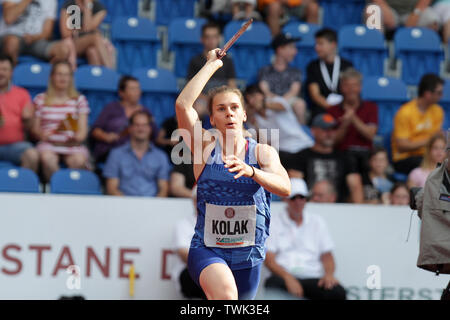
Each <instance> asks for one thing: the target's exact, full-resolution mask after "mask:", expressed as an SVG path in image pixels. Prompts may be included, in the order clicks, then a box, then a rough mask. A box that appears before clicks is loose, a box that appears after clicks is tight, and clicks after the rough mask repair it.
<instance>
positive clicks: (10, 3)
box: [0, 0, 70, 65]
mask: <svg viewBox="0 0 450 320" xmlns="http://www.w3.org/2000/svg"><path fill="white" fill-rule="evenodd" d="M2 4H3V19H0V41H1V44H2V50H3V52H4V53H5V54H7V55H8V56H10V57H11V58H12V59H13V62H14V65H16V64H17V61H18V57H19V55H32V56H34V57H37V58H39V59H42V60H46V61H48V60H50V61H51V62H52V63H55V62H57V61H64V60H66V59H68V57H69V54H70V43H67V42H66V41H51V40H50V39H51V38H52V35H53V26H54V23H55V19H56V12H57V1H56V0H3V1H2Z"/></svg>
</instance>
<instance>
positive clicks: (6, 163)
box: [0, 161, 16, 168]
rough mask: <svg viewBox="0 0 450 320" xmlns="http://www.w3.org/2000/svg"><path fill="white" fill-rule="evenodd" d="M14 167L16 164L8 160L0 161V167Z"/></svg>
mask: <svg viewBox="0 0 450 320" xmlns="http://www.w3.org/2000/svg"><path fill="white" fill-rule="evenodd" d="M14 167H16V166H15V165H14V164H13V163H11V162H9V161H0V168H14Z"/></svg>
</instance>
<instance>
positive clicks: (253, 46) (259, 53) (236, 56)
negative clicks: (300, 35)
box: [224, 21, 273, 84]
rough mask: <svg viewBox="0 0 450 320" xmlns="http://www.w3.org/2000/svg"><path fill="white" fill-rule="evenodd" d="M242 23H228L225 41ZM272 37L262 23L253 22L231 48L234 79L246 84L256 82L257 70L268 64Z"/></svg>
mask: <svg viewBox="0 0 450 320" xmlns="http://www.w3.org/2000/svg"><path fill="white" fill-rule="evenodd" d="M242 24H243V22H242V21H230V22H229V23H227V25H226V26H225V29H224V37H225V41H228V40H229V39H231V38H232V37H233V35H234V34H235V33H236V32H237V31H238V30H239V29H240V28H241V26H242ZM271 40H272V36H271V33H270V30H269V28H268V27H267V25H266V24H265V23H263V22H259V21H255V22H253V23H252V24H251V25H250V27H249V28H248V29H247V31H246V32H244V34H242V36H241V37H240V38H239V39H238V40H237V41H236V42H235V43H234V45H233V46H232V47H231V49H230V51H229V54H230V55H231V57H232V58H233V62H234V66H235V69H236V77H237V78H238V79H243V80H245V81H246V82H247V83H248V84H250V83H254V82H256V81H257V77H258V70H259V69H260V68H261V67H264V66H266V65H268V64H270V57H271V55H272V52H273V50H272V48H271V47H270V43H271Z"/></svg>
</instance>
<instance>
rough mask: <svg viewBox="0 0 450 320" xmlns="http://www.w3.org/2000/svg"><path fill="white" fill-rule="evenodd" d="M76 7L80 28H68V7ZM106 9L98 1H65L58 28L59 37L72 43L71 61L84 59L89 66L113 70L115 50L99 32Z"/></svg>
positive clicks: (69, 14)
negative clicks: (78, 12) (79, 13)
mask: <svg viewBox="0 0 450 320" xmlns="http://www.w3.org/2000/svg"><path fill="white" fill-rule="evenodd" d="M74 5H76V6H78V7H79V8H80V11H81V17H80V27H81V28H69V27H68V21H70V19H71V17H70V16H71V14H73V13H71V12H70V11H69V12H67V8H69V7H70V6H74ZM106 14H107V12H106V8H105V6H104V5H103V4H102V3H101V2H100V1H98V0H67V1H66V2H64V4H63V6H62V8H61V13H60V18H59V26H60V31H61V37H62V38H63V39H66V40H68V41H69V42H72V45H71V46H70V48H71V59H73V60H75V61H76V57H77V56H78V57H86V59H87V61H88V63H89V64H92V65H100V66H105V67H108V68H115V67H116V61H115V56H116V53H115V49H114V47H113V45H112V44H111V42H110V41H109V40H108V39H106V38H105V37H103V36H102V34H101V33H100V30H99V26H100V24H101V23H102V22H103V20H104V19H105V17H106Z"/></svg>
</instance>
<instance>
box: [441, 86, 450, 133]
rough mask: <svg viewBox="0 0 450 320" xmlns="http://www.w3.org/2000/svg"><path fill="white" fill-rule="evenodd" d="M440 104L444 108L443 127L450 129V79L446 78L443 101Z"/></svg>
mask: <svg viewBox="0 0 450 320" xmlns="http://www.w3.org/2000/svg"><path fill="white" fill-rule="evenodd" d="M439 105H441V106H442V108H444V112H445V115H444V116H445V119H444V124H443V125H442V128H443V129H444V130H448V129H450V80H446V81H445V84H444V95H443V96H442V99H441V101H439Z"/></svg>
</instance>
